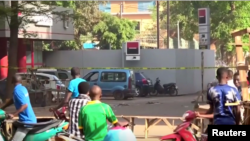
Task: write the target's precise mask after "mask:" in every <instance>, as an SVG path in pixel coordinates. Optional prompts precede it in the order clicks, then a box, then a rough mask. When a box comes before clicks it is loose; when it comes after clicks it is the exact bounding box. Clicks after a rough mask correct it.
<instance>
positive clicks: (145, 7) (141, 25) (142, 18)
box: [99, 1, 155, 32]
mask: <svg viewBox="0 0 250 141" xmlns="http://www.w3.org/2000/svg"><path fill="white" fill-rule="evenodd" d="M154 6H155V1H111V2H108V3H106V4H105V5H99V9H100V10H101V11H103V12H107V13H110V14H111V15H117V16H120V14H121V16H122V18H126V19H130V20H133V21H137V22H138V25H137V27H136V30H138V32H142V31H145V30H147V28H150V26H152V23H153V20H152V16H151V14H152V9H153V7H154Z"/></svg>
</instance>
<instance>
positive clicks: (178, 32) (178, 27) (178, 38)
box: [177, 21, 180, 48]
mask: <svg viewBox="0 0 250 141" xmlns="http://www.w3.org/2000/svg"><path fill="white" fill-rule="evenodd" d="M179 25H180V22H179V21H177V43H178V48H180V26H179Z"/></svg>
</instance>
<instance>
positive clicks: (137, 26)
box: [135, 22, 141, 32]
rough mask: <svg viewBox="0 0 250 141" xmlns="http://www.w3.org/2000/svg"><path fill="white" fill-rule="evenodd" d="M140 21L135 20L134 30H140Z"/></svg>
mask: <svg viewBox="0 0 250 141" xmlns="http://www.w3.org/2000/svg"><path fill="white" fill-rule="evenodd" d="M140 24H141V23H140V22H137V25H136V26H135V30H136V31H139V32H140V30H141V28H140V27H141V25H140Z"/></svg>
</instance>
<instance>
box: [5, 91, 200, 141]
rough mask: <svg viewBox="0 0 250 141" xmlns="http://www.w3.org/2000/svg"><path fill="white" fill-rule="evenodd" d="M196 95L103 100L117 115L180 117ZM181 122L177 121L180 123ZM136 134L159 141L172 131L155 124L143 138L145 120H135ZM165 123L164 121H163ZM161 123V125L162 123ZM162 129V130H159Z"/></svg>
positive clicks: (45, 111) (42, 110)
mask: <svg viewBox="0 0 250 141" xmlns="http://www.w3.org/2000/svg"><path fill="white" fill-rule="evenodd" d="M195 97H196V95H193V94H192V95H180V96H174V97H170V96H158V97H146V98H135V99H131V100H122V101H116V100H113V98H108V99H107V98H105V99H103V100H102V102H105V103H108V104H110V105H111V107H112V108H113V111H114V112H115V114H116V115H138V116H171V117H174V116H177V117H180V116H182V115H183V113H184V112H185V111H187V110H192V109H193V104H192V103H191V101H192V100H193V99H194V98H195ZM48 109H49V107H39V108H38V107H36V108H34V111H35V113H36V116H52V114H51V113H50V112H49V111H48ZM13 111H14V107H13V106H12V107H9V108H7V109H6V112H8V113H9V112H13ZM119 120H120V121H122V120H121V119H119ZM179 123H180V122H175V124H179ZM135 124H136V125H138V126H136V127H135V134H136V136H137V137H138V141H157V140H159V139H158V138H159V137H160V136H162V135H165V134H168V133H170V132H169V131H167V130H168V129H167V128H168V127H166V126H162V127H160V126H155V127H152V128H153V129H150V135H149V136H150V138H149V139H143V135H144V132H143V131H144V126H143V125H144V121H143V120H138V119H137V120H135ZM162 124H163V123H162ZM162 124H160V125H162ZM159 131H161V132H159Z"/></svg>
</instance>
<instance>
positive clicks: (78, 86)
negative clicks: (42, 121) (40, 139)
mask: <svg viewBox="0 0 250 141" xmlns="http://www.w3.org/2000/svg"><path fill="white" fill-rule="evenodd" d="M71 75H72V77H73V79H72V80H71V81H70V82H69V85H68V87H67V90H68V92H67V94H66V95H65V99H64V101H63V102H62V103H60V104H59V105H58V106H57V107H55V108H50V109H49V110H50V112H52V111H55V110H58V109H59V108H61V107H63V106H68V107H69V111H70V112H69V113H70V123H69V129H68V133H69V134H71V135H73V136H75V137H76V138H79V139H81V140H85V141H127V140H130V141H136V137H135V135H134V134H133V132H132V131H131V130H129V129H127V128H126V127H127V126H128V124H124V125H122V124H121V123H119V122H118V119H117V118H116V116H115V114H114V112H113V110H112V108H111V107H110V106H109V105H108V104H105V103H102V102H101V97H102V90H101V88H100V87H99V86H96V85H95V86H93V87H90V85H89V83H88V82H86V80H84V79H82V78H80V69H79V68H76V67H73V68H72V69H71ZM21 81H22V77H21V76H20V75H15V76H14V77H13V79H12V83H13V84H14V85H15V87H14V92H13V102H14V105H15V107H16V112H14V113H12V114H9V117H10V118H13V117H15V116H19V121H21V122H24V123H36V122H37V119H36V116H35V113H34V111H33V109H32V106H31V103H30V99H29V94H28V91H27V89H26V88H25V87H24V86H22V84H21ZM8 105H9V104H6V105H4V106H3V107H2V108H5V107H7V106H8ZM107 121H108V122H110V123H111V124H112V125H113V128H112V129H111V130H108V127H109V126H108V123H107ZM28 132H29V128H25V127H18V129H17V131H16V132H15V135H14V137H13V138H12V141H20V140H23V139H24V138H25V136H26V134H27V133H28ZM118 132H122V134H120V133H118Z"/></svg>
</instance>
